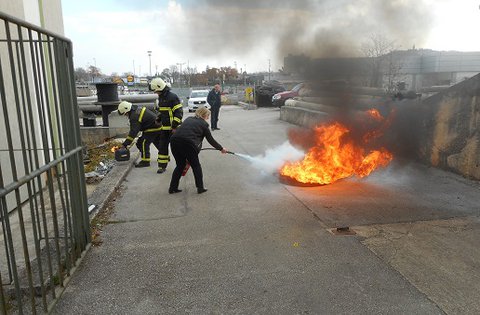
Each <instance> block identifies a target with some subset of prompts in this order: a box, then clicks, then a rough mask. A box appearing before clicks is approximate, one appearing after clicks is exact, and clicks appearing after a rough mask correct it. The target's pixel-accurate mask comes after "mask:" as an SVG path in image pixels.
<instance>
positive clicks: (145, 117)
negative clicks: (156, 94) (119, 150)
mask: <svg viewBox="0 0 480 315" xmlns="http://www.w3.org/2000/svg"><path fill="white" fill-rule="evenodd" d="M128 118H129V120H130V132H129V133H128V136H127V139H126V140H125V141H124V142H123V145H124V146H125V147H126V146H128V145H130V144H131V143H132V142H133V139H135V137H136V136H137V134H138V133H139V132H140V131H143V132H156V131H160V129H161V126H160V124H159V123H158V122H156V119H157V115H156V114H155V113H154V112H152V111H151V110H149V109H148V108H146V107H140V106H138V105H132V109H131V110H130V112H129V113H128Z"/></svg>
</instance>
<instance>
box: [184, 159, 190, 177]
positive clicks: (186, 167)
mask: <svg viewBox="0 0 480 315" xmlns="http://www.w3.org/2000/svg"><path fill="white" fill-rule="evenodd" d="M189 168H190V163H188V160H187V164H185V168H184V169H183V172H182V176H185V174H187V172H188V169H189Z"/></svg>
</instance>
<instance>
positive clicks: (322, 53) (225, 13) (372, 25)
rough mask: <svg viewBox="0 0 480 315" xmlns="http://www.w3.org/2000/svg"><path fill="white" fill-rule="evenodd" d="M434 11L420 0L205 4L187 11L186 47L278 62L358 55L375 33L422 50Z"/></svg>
mask: <svg viewBox="0 0 480 315" xmlns="http://www.w3.org/2000/svg"><path fill="white" fill-rule="evenodd" d="M431 12H432V10H431V7H429V6H428V4H427V3H426V1H421V0H420V1H419V0H401V1H400V0H396V1H384V0H323V1H322V0H295V1H291V0H263V1H253V0H246V1H236V0H200V1H198V2H196V5H195V7H194V8H192V9H190V10H189V11H187V20H186V21H187V23H186V31H187V33H188V38H189V40H188V41H187V43H186V44H187V45H188V46H190V48H191V49H192V51H194V52H195V53H197V54H201V55H203V56H207V57H212V56H218V55H228V54H232V55H233V54H238V53H239V52H242V53H243V54H245V55H247V54H249V53H251V52H252V51H254V52H255V51H257V52H258V51H261V50H264V51H265V50H267V51H268V50H271V51H270V53H271V56H272V57H273V56H274V55H273V54H276V57H277V60H279V61H280V60H282V59H283V57H284V56H287V55H288V54H306V55H308V56H310V57H312V58H318V57H322V58H325V57H355V56H359V55H361V52H360V46H361V43H362V42H365V41H366V40H368V37H369V36H370V35H371V34H373V33H379V32H381V33H383V34H385V36H387V37H388V38H390V39H392V40H393V41H395V42H396V43H397V45H398V46H400V47H403V48H410V47H412V46H413V45H416V46H417V47H419V46H421V45H422V44H423V42H424V40H425V39H426V36H427V35H428V30H429V28H430V23H431V22H430V21H431ZM183 44H185V43H182V45H183Z"/></svg>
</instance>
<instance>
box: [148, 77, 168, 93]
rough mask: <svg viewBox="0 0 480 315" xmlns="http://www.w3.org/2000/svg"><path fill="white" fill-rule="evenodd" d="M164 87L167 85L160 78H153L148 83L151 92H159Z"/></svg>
mask: <svg viewBox="0 0 480 315" xmlns="http://www.w3.org/2000/svg"><path fill="white" fill-rule="evenodd" d="M165 86H167V84H166V83H165V81H163V80H162V79H161V78H155V79H153V80H152V81H151V82H150V89H151V90H152V91H153V92H161V91H163V89H164V88H165Z"/></svg>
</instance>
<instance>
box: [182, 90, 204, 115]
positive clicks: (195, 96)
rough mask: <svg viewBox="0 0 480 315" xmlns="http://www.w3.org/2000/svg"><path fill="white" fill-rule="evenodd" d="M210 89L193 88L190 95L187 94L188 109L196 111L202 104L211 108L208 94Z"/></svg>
mask: <svg viewBox="0 0 480 315" xmlns="http://www.w3.org/2000/svg"><path fill="white" fill-rule="evenodd" d="M208 92H209V90H193V91H192V92H190V96H187V100H188V106H187V107H188V111H189V112H190V113H191V112H194V111H195V110H197V108H198V107H200V106H205V107H206V108H208V109H210V104H208V103H207V96H208Z"/></svg>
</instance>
